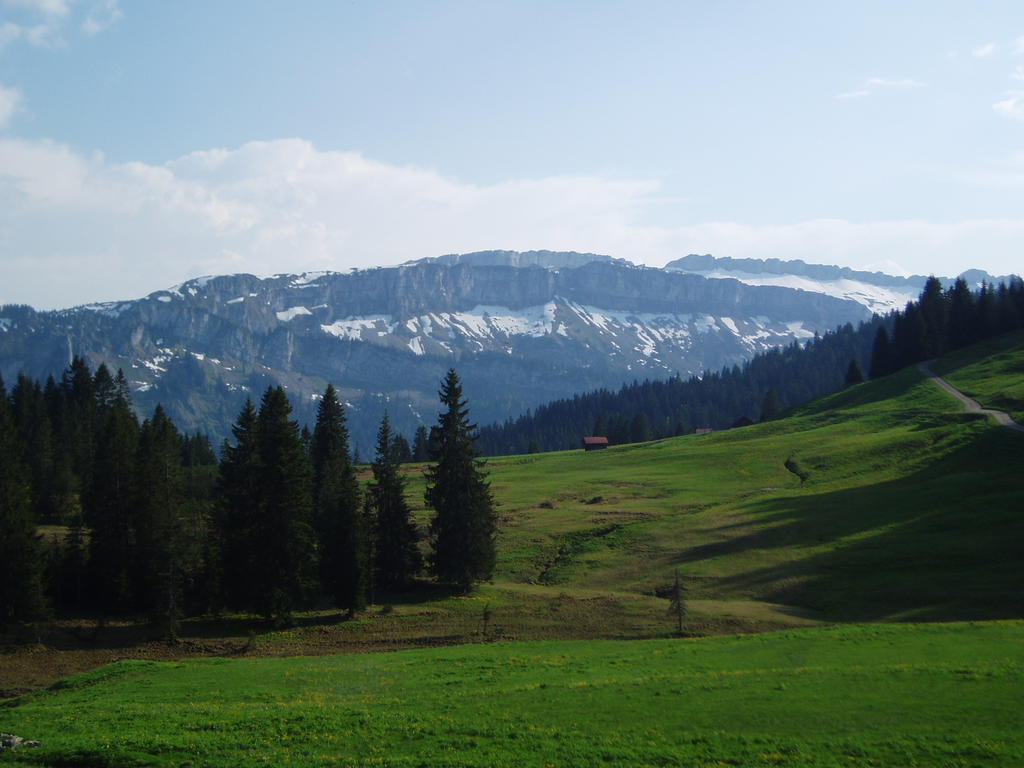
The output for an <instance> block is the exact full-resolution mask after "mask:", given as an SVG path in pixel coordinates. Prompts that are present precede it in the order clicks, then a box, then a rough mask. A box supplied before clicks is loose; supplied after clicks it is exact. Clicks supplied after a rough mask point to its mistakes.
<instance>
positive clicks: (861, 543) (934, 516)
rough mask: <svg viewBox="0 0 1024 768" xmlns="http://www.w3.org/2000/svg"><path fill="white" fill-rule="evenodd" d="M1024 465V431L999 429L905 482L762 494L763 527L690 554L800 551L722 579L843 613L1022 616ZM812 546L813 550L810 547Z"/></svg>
mask: <svg viewBox="0 0 1024 768" xmlns="http://www.w3.org/2000/svg"><path fill="white" fill-rule="evenodd" d="M1022 469H1024V439H1022V436H1020V435H1018V434H1015V433H1012V432H1010V431H1009V430H1001V429H997V428H992V429H987V430H984V431H983V432H981V433H979V434H978V435H977V436H976V438H975V439H973V440H971V441H969V442H967V443H966V444H964V445H962V446H960V447H959V448H956V449H955V450H953V451H952V452H951V453H950V454H949V455H947V456H946V457H945V458H944V459H942V460H941V461H939V462H937V463H935V464H933V465H931V466H929V467H928V468H926V469H924V470H921V471H919V472H917V473H915V474H912V475H909V476H907V477H904V478H901V479H899V480H895V481H891V482H884V483H877V484H874V485H869V486H861V487H858V488H853V489H847V490H840V491H832V492H825V493H814V492H813V490H814V489H813V487H810V488H807V490H806V491H804V492H799V493H795V494H794V495H791V496H785V497H775V498H771V499H764V500H760V501H755V502H752V503H751V505H750V506H748V507H747V508H746V509H747V511H748V512H749V513H750V514H751V516H752V518H753V523H752V524H753V525H760V526H764V527H763V528H760V529H759V530H757V531H754V532H752V533H750V534H748V535H741V536H734V537H732V538H729V539H727V540H723V541H721V542H716V543H712V544H707V545H703V546H700V547H694V548H692V549H690V550H687V551H685V552H684V553H683V554H682V557H681V558H680V559H679V561H678V562H679V563H680V564H683V565H685V564H686V563H694V562H699V561H705V560H711V559H713V558H718V557H723V556H726V555H729V556H736V555H740V554H742V553H744V552H753V551H755V550H781V549H785V550H790V551H791V552H794V553H797V557H798V559H791V560H788V561H787V562H783V563H779V564H776V565H771V566H766V567H762V568H755V569H752V570H749V571H746V572H743V573H740V574H737V575H734V576H729V577H725V578H723V579H720V580H717V584H718V585H719V587H720V588H721V589H722V590H723V591H725V592H733V593H740V594H743V593H748V594H755V595H757V596H758V598H759V599H762V600H768V601H771V602H776V603H785V604H789V605H797V606H803V607H806V608H809V609H811V610H814V611H817V612H820V613H821V614H822V615H823V616H825V617H827V618H830V619H834V620H876V619H917V620H927V619H934V620H939V619H942V620H953V619H961V620H968V619H1000V618H1020V617H1021V616H1024V565H1022V562H1021V559H1020V545H1021V542H1022V541H1024V486H1022V485H1021V481H1020V478H1021V470H1022ZM726 527H730V528H731V527H733V526H726ZM801 549H805V550H812V549H813V551H812V552H808V554H807V556H805V557H799V553H800V550H801Z"/></svg>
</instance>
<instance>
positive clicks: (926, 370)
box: [917, 360, 1024, 432]
mask: <svg viewBox="0 0 1024 768" xmlns="http://www.w3.org/2000/svg"><path fill="white" fill-rule="evenodd" d="M933 362H935V361H934V360H929V361H927V362H924V363H918V364H917V368H918V370H919V371H921V373H923V374H924V375H925V376H928V377H929V378H931V379H933V380H934V381H935V383H936V384H938V385H939V387H940V388H941V389H943V390H945V391H946V392H948V393H949V394H951V395H952V396H953V397H955V398H956V399H957V400H959V401H960V402H961V403H963V404H964V408H966V409H967V412H968V413H982V414H984V415H986V416H991V417H992V418H994V419H995V420H996V423H997V424H999V425H1000V426H1003V427H1009V428H1010V429H1015V430H1017V431H1018V432H1024V426H1021V425H1020V424H1018V423H1017V422H1016V421H1014V420H1013V419H1012V418H1010V414H1008V413H1005V412H1004V411H996V410H993V409H991V408H984V407H982V405H981V403H979V402H978V401H977V400H972V399H971V398H969V397H968V396H967V395H965V394H964V393H963V392H961V391H960V390H959V389H957V388H956V387H954V386H953V385H952V384H950V383H949V382H948V381H946V380H945V379H944V378H942V377H941V376H939V375H938V374H937V373H935V372H934V371H933V370H932V369H931V364H932V363H933Z"/></svg>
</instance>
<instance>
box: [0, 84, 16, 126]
mask: <svg viewBox="0 0 1024 768" xmlns="http://www.w3.org/2000/svg"><path fill="white" fill-rule="evenodd" d="M20 103H21V91H20V90H18V89H17V88H6V87H5V86H4V85H3V84H2V83H0V128H3V127H4V126H5V125H7V123H9V122H10V120H11V116H12V115H13V114H14V113H15V111H17V109H18V105H19V104H20Z"/></svg>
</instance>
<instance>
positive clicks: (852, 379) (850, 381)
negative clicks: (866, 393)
mask: <svg viewBox="0 0 1024 768" xmlns="http://www.w3.org/2000/svg"><path fill="white" fill-rule="evenodd" d="M863 382H864V372H863V371H861V369H860V363H858V362H857V358H853V359H852V360H850V365H849V366H848V367H847V369H846V386H848V387H852V386H853V385H854V384H862V383H863Z"/></svg>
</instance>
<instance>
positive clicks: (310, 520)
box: [0, 358, 496, 636]
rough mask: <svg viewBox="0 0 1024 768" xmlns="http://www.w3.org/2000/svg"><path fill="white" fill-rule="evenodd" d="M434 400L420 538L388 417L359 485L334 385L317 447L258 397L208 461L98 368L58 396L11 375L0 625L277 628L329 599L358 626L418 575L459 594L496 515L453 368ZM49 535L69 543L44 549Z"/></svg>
mask: <svg viewBox="0 0 1024 768" xmlns="http://www.w3.org/2000/svg"><path fill="white" fill-rule="evenodd" d="M439 394H440V397H441V404H442V408H443V410H442V412H441V414H440V417H439V420H438V424H437V425H436V426H435V427H434V428H433V429H432V430H431V431H430V433H427V432H426V430H425V429H424V430H423V432H424V434H423V435H422V441H423V446H422V448H423V450H428V448H429V450H430V451H431V454H430V456H429V457H428V458H430V459H432V461H433V463H432V464H431V465H430V467H429V469H428V472H427V490H426V499H425V500H426V502H427V504H428V506H430V507H431V508H432V509H433V517H432V519H431V521H430V524H429V527H428V528H427V530H426V532H425V536H422V535H421V533H420V531H419V529H418V528H417V526H416V525H415V524H414V521H413V519H412V515H411V509H410V506H409V503H408V500H407V495H406V489H405V478H404V476H403V475H402V474H401V473H400V472H399V470H398V463H399V462H400V461H401V460H403V458H406V455H407V454H411V453H412V451H411V447H410V446H409V445H408V443H407V442H405V441H404V440H400V439H399V437H400V436H398V435H396V434H395V433H394V432H393V431H392V430H391V427H390V423H389V420H388V417H387V414H385V416H384V419H383V420H382V422H381V424H380V429H379V431H378V434H377V444H376V455H375V457H374V459H373V462H372V464H371V465H370V471H369V475H370V477H369V479H368V481H367V482H366V483H365V484H363V483H360V481H359V479H358V477H357V473H356V466H355V462H354V461H353V458H354V457H353V456H352V455H351V453H350V449H349V436H348V429H347V426H346V416H345V411H344V408H343V406H342V405H341V403H340V402H339V401H338V398H337V394H336V392H335V390H334V387H333V386H331V385H328V386H327V388H326V390H325V392H324V394H323V397H322V398H321V400H320V403H319V407H318V411H317V417H316V423H315V425H314V428H313V430H312V431H311V432H310V431H309V430H307V429H305V428H301V429H300V427H299V425H298V423H297V422H296V421H294V420H293V419H292V418H291V415H292V407H291V404H290V402H289V400H288V397H287V394H286V393H285V390H284V389H283V388H282V387H279V386H271V387H268V388H267V390H266V392H265V393H264V394H263V397H262V399H261V401H260V403H259V406H258V407H257V406H256V405H255V404H254V403H252V402H251V401H247V402H246V404H245V406H244V407H243V408H242V410H241V412H240V413H239V415H238V418H237V420H236V422H235V423H234V425H233V427H232V439H231V440H229V441H225V444H224V445H223V446H222V448H221V456H220V458H219V459H218V457H217V455H216V454H215V452H214V451H213V449H212V447H211V446H210V444H209V440H207V439H206V438H205V437H204V436H202V435H185V434H182V433H180V432H179V431H178V429H177V428H176V427H175V425H174V423H173V422H172V421H171V419H170V418H168V416H167V414H166V413H165V412H164V410H163V408H161V407H160V406H157V408H156V409H155V410H154V412H153V414H152V416H150V417H149V418H147V419H144V420H143V421H141V422H140V421H139V419H138V417H137V416H136V414H135V412H134V410H133V409H132V405H131V398H130V394H129V390H128V386H127V382H126V381H125V378H124V375H123V373H121V372H118V374H117V375H116V376H111V374H110V372H109V370H108V369H107V368H106V367H105V366H103V365H100V366H99V367H98V368H97V370H96V373H95V374H93V373H92V372H91V371H90V370H89V368H88V366H87V365H86V363H85V361H84V360H82V359H80V358H75V359H74V360H73V361H72V363H71V365H70V366H69V368H68V369H67V370H66V371H65V372H64V374H63V376H62V377H61V379H60V381H59V382H57V381H55V380H53V379H52V378H51V379H49V380H48V381H47V383H46V384H45V385H40V384H39V383H38V382H36V381H33V380H31V379H28V378H27V377H24V376H19V377H18V380H17V383H16V384H15V386H14V387H13V388H12V390H11V392H10V394H8V392H7V390H6V387H5V385H4V384H3V382H2V380H0V626H4V625H10V624H13V623H17V622H24V621H33V620H39V619H42V618H46V617H47V616H49V615H52V612H53V611H54V610H58V611H65V612H74V613H82V612H90V613H94V614H98V615H99V616H115V615H145V616H147V617H148V618H149V620H150V621H151V622H152V624H153V625H154V626H155V627H157V628H158V629H159V631H160V633H161V634H164V635H171V636H173V635H174V634H175V632H176V630H177V626H178V622H179V621H180V619H181V618H182V617H184V616H188V615H198V614H211V613H212V614H218V613H221V612H223V611H225V610H240V611H249V612H253V613H257V614H259V615H262V616H265V617H267V618H270V619H273V620H274V621H275V622H277V623H286V622H288V621H290V619H291V616H292V614H293V612H294V611H295V610H297V609H300V608H303V607H306V606H309V605H311V604H314V603H318V602H319V603H322V602H323V601H326V600H329V601H330V602H331V603H332V604H333V605H335V606H337V607H339V608H341V609H343V610H345V611H347V612H349V613H350V614H354V613H355V612H357V611H359V610H361V609H362V608H364V607H365V606H366V605H367V602H368V601H371V600H372V599H373V597H374V590H377V589H380V590H402V589H405V588H407V587H409V586H410V585H411V584H412V582H413V580H414V579H417V578H418V577H419V576H420V575H421V574H423V573H428V574H430V575H431V576H433V577H435V578H436V579H437V580H439V581H441V582H444V583H448V584H451V585H453V586H454V587H456V588H458V589H461V590H463V591H468V590H469V589H470V588H471V587H472V585H473V584H474V583H476V582H478V581H480V580H484V579H488V578H490V576H491V573H492V571H493V568H494V560H495V555H494V538H495V533H496V525H495V516H494V511H493V503H492V499H491V495H490V490H489V486H488V482H487V479H486V474H485V471H484V468H483V464H482V461H481V460H480V458H479V452H478V450H477V447H476V443H475V430H476V427H475V425H473V424H471V423H470V421H469V414H468V409H467V408H466V402H465V400H464V399H463V397H462V387H461V383H460V382H459V379H458V376H457V374H456V373H455V371H454V370H452V371H449V373H448V375H447V376H446V378H445V380H444V381H443V383H442V387H441V391H440V393H439ZM431 438H432V440H431ZM403 442H405V444H404V446H403ZM428 443H430V445H429V446H428ZM47 524H49V525H55V526H58V528H55V529H54V530H60V531H62V532H63V534H64V535H63V536H61V537H59V538H58V537H51V536H41V535H40V533H39V531H40V526H43V525H47ZM421 538H425V539H426V541H425V543H426V545H427V546H426V547H422V548H421V541H420V540H421ZM424 550H425V555H426V556H425V557H424Z"/></svg>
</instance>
